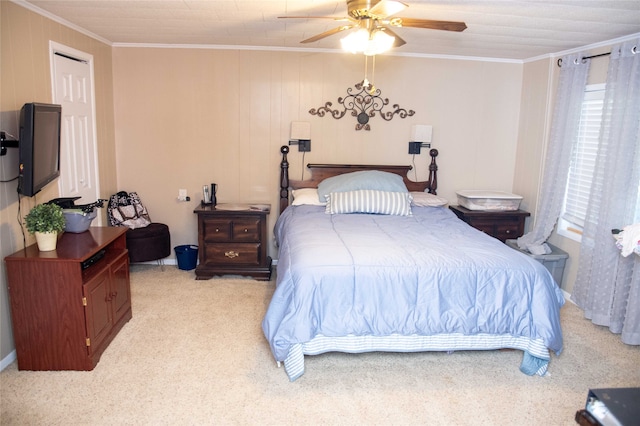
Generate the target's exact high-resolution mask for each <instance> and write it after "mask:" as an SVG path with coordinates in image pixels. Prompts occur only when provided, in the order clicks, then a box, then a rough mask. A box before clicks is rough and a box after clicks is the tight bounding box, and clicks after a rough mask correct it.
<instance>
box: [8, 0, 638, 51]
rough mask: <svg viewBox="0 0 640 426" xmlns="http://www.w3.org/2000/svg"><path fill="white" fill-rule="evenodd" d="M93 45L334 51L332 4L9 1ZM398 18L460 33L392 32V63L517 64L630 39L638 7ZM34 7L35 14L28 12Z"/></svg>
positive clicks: (420, 11)
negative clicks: (409, 59) (459, 26)
mask: <svg viewBox="0 0 640 426" xmlns="http://www.w3.org/2000/svg"><path fill="white" fill-rule="evenodd" d="M14 1H15V2H16V3H18V4H22V5H24V6H25V7H29V8H31V9H33V10H36V11H39V12H40V13H43V14H45V15H46V16H49V17H52V18H54V19H56V20H58V21H61V22H63V23H66V24H67V25H70V26H72V27H73V28H76V29H79V30H81V31H83V32H85V33H87V34H89V35H92V36H94V37H96V38H98V39H100V40H102V41H105V42H108V43H110V44H112V45H115V46H118V45H123V44H161V45H207V46H224V47H228V46H238V47H243V48H244V47H257V48H277V49H283V48H284V49H299V48H304V49H322V50H323V51H326V50H338V49H339V48H340V41H339V40H340V37H341V35H333V36H330V37H327V38H325V39H323V40H321V41H318V42H315V43H312V44H300V41H301V40H304V39H306V38H308V37H311V36H313V35H316V34H318V33H321V32H323V31H327V30H329V29H332V28H334V27H337V26H339V25H340V23H337V22H334V21H332V20H327V19H278V18H277V17H278V16H283V15H303V16H336V17H341V16H346V11H347V7H346V2H345V1H336V0H84V1H80V0H67V1H58V0H28V1H25V0H14ZM404 2H405V3H407V4H408V5H409V7H408V8H407V9H405V10H404V11H402V12H401V13H399V14H398V16H401V17H406V18H420V19H435V20H447V21H464V22H466V24H467V27H468V28H467V29H466V30H465V31H463V32H460V33H458V32H450V31H439V30H427V29H418V28H398V29H395V30H394V31H396V33H398V35H399V36H400V37H402V38H403V39H404V40H405V41H406V42H407V44H406V45H404V46H402V47H400V48H396V49H394V51H393V53H397V54H419V55H447V56H449V55H453V56H462V57H482V58H495V59H506V60H527V59H532V58H538V57H542V56H545V55H550V54H557V53H559V52H565V51H571V50H574V49H576V48H580V47H584V46H597V45H598V44H601V43H603V42H608V41H610V40H616V39H619V38H625V37H626V36H629V35H631V34H640V0H556V1H551V0H404ZM34 6H35V8H34Z"/></svg>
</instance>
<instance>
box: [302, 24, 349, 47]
mask: <svg viewBox="0 0 640 426" xmlns="http://www.w3.org/2000/svg"><path fill="white" fill-rule="evenodd" d="M353 27H354V26H353V25H343V26H341V27H337V28H334V29H332V30H329V31H325V32H323V33H320V34H317V35H314V36H313V37H309V38H308V39H306V40H302V41H301V42H300V43H313V42H314V41H318V40H321V39H323V38H325V37H329V36H331V35H334V34H338V33H339V32H341V31H345V30H349V29H351V28H353Z"/></svg>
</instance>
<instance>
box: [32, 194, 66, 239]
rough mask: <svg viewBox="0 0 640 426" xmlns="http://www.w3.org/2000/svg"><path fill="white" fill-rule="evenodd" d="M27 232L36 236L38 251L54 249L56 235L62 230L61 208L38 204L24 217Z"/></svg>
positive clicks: (63, 223) (63, 221)
mask: <svg viewBox="0 0 640 426" xmlns="http://www.w3.org/2000/svg"><path fill="white" fill-rule="evenodd" d="M24 220H25V225H26V226H27V231H29V232H30V233H32V234H34V235H35V236H36V242H37V243H38V249H39V250H40V251H51V250H55V249H56V244H57V241H58V233H59V232H62V231H63V230H64V225H65V219H64V215H63V214H62V207H60V206H58V205H57V204H38V205H37V206H35V207H34V208H32V209H31V211H30V212H29V213H28V214H27V215H26V216H25V217H24Z"/></svg>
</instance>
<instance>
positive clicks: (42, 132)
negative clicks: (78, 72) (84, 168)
mask: <svg viewBox="0 0 640 426" xmlns="http://www.w3.org/2000/svg"><path fill="white" fill-rule="evenodd" d="M61 118H62V107H61V106H60V105H53V104H43V103H37V102H31V103H27V104H24V106H23V107H22V109H21V110H20V138H19V139H20V140H19V142H18V147H19V152H20V153H19V157H20V169H19V175H18V192H19V193H20V194H22V195H26V196H28V197H33V196H34V195H35V194H37V193H38V192H39V191H40V190H41V189H42V188H44V187H45V186H46V185H47V184H48V183H50V182H51V181H53V180H54V179H55V178H57V177H58V176H60V123H61Z"/></svg>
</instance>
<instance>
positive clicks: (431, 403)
mask: <svg viewBox="0 0 640 426" xmlns="http://www.w3.org/2000/svg"><path fill="white" fill-rule="evenodd" d="M131 286H132V301H133V319H132V320H131V321H130V322H129V323H128V324H127V325H125V327H124V328H123V330H122V331H121V332H120V334H118V336H117V337H116V338H115V340H114V341H113V342H112V343H111V345H110V346H109V348H108V349H107V350H106V351H105V353H104V355H103V356H102V359H101V360H100V363H99V364H98V365H97V367H96V368H95V370H93V371H91V372H72V371H64V372H30V371H18V370H17V365H16V363H13V364H12V365H11V366H9V367H8V368H6V369H5V370H4V371H3V372H2V373H0V398H1V404H0V410H1V411H0V423H1V424H19V425H26V424H33V425H36V424H40V425H62V424H64V425H68V424H74V425H76V424H83V425H128V424H131V425H147V424H148V425H183V424H184V425H189V424H193V425H201V424H238V425H245V424H248V425H253V424H267V425H285V424H331V425H333V424H336V425H365V424H380V425H386V424H403V425H409V424H411V425H414V424H429V425H458V424H459V425H467V424H469V425H470V424H474V425H477V424H489V425H521V424H535V425H543V424H544V425H571V424H576V423H575V422H574V420H573V418H574V414H575V412H576V411H577V410H578V409H580V408H583V407H584V403H585V400H586V395H587V391H588V390H589V388H603V387H639V386H640V347H631V346H627V345H624V344H622V343H621V342H620V340H619V338H618V336H616V335H613V334H611V333H610V332H609V331H608V330H607V329H605V328H602V327H597V326H594V325H593V324H591V322H590V321H587V320H585V319H583V318H582V312H581V311H580V310H579V309H578V308H577V307H575V306H574V305H572V304H571V303H567V304H566V305H565V307H564V308H563V309H562V324H563V330H564V335H565V349H564V352H563V353H562V354H561V355H560V356H555V355H554V356H553V357H552V360H551V363H550V366H549V375H548V376H547V377H537V376H536V377H529V376H526V375H524V374H522V373H521V372H520V371H519V369H518V367H519V365H520V361H521V358H522V353H521V352H520V351H491V352H456V353H453V354H446V353H418V354H392V353H369V354H358V355H351V354H339V353H330V354H324V355H319V356H315V357H307V359H306V373H305V375H304V376H302V377H301V378H300V379H298V380H297V381H296V382H293V383H290V382H289V381H288V379H287V376H286V374H285V372H284V369H282V368H277V367H276V364H275V362H274V361H273V358H272V357H271V353H270V351H269V346H268V344H267V342H266V340H265V339H264V337H263V335H262V331H261V328H260V322H261V320H262V316H263V315H264V312H265V310H266V306H267V304H268V302H269V298H270V296H271V294H272V292H273V288H274V282H273V281H271V282H269V283H265V282H258V281H252V280H248V279H240V278H225V279H212V280H209V281H196V280H194V274H193V271H182V270H179V269H177V268H175V267H173V266H167V267H165V270H164V272H162V271H161V270H160V268H159V267H157V266H150V265H135V266H133V267H132V269H131Z"/></svg>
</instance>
